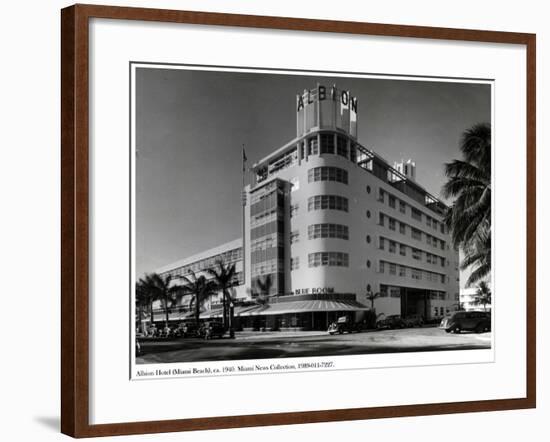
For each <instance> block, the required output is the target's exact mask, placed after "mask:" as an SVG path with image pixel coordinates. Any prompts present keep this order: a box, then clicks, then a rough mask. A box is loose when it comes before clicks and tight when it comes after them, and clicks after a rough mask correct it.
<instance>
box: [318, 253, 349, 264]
mask: <svg viewBox="0 0 550 442" xmlns="http://www.w3.org/2000/svg"><path fill="white" fill-rule="evenodd" d="M308 265H309V267H321V266H329V267H349V255H348V254H347V253H342V252H316V253H310V254H309V255H308Z"/></svg>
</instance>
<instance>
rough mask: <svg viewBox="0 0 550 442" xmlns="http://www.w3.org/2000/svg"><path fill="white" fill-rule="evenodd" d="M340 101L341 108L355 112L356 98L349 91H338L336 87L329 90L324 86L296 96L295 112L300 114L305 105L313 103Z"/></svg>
mask: <svg viewBox="0 0 550 442" xmlns="http://www.w3.org/2000/svg"><path fill="white" fill-rule="evenodd" d="M316 99H317V101H324V100H332V101H340V103H341V104H342V106H344V107H349V108H351V110H352V111H354V112H357V97H352V96H351V94H350V92H349V91H339V90H338V89H337V88H336V86H332V87H331V88H330V89H329V90H327V88H326V87H325V86H322V85H319V86H317V90H313V91H312V90H309V89H308V90H306V91H305V92H304V93H303V94H301V95H300V94H298V95H297V96H296V112H300V110H301V109H303V108H304V106H305V105H306V104H311V103H314V102H315V101H316Z"/></svg>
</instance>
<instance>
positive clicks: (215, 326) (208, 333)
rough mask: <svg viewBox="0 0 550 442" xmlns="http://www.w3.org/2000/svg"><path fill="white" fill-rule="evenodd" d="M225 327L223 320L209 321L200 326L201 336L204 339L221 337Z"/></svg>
mask: <svg viewBox="0 0 550 442" xmlns="http://www.w3.org/2000/svg"><path fill="white" fill-rule="evenodd" d="M224 334H225V328H224V326H223V324H222V323H221V322H217V321H207V322H205V323H204V324H203V325H202V327H201V328H200V336H201V337H202V338H204V339H212V338H216V337H217V338H221V337H222V336H223V335H224Z"/></svg>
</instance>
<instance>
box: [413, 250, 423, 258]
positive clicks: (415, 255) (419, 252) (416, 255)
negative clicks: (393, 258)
mask: <svg viewBox="0 0 550 442" xmlns="http://www.w3.org/2000/svg"><path fill="white" fill-rule="evenodd" d="M412 257H413V258H414V259H417V260H421V259H422V250H420V249H412Z"/></svg>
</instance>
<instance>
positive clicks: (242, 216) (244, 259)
mask: <svg viewBox="0 0 550 442" xmlns="http://www.w3.org/2000/svg"><path fill="white" fill-rule="evenodd" d="M242 148H243V152H242V162H243V170H242V180H243V183H242V190H241V200H242V201H241V204H242V214H241V224H242V233H243V252H242V253H243V283H246V229H245V207H246V193H245V190H244V186H245V172H246V154H245V151H244V143H243V145H242ZM245 288H246V287H245Z"/></svg>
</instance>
